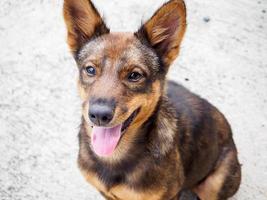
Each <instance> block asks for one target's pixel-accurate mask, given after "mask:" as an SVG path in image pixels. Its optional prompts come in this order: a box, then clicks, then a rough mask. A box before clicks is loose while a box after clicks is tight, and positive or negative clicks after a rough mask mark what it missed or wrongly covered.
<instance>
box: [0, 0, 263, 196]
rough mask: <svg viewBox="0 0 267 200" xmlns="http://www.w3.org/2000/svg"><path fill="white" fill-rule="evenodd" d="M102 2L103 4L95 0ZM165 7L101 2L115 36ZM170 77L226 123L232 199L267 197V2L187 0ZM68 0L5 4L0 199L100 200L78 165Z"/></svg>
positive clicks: (156, 0) (1, 11) (0, 36)
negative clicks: (65, 14)
mask: <svg viewBox="0 0 267 200" xmlns="http://www.w3.org/2000/svg"><path fill="white" fill-rule="evenodd" d="M95 2H96V1H95ZM162 2H163V0H145V1H144V0H127V1H126V0H124V1H123V0H120V1H119V0H109V1H107V0H98V1H97V2H96V4H97V7H98V8H99V9H100V10H101V13H104V14H105V16H106V19H107V22H108V24H109V26H110V27H111V28H112V30H117V31H121V30H126V31H132V30H136V29H137V27H138V26H139V25H140V21H141V20H142V19H147V18H148V17H149V16H150V15H151V14H152V13H153V12H154V11H155V9H156V8H157V7H158V6H159V5H160V4H161V3H162ZM186 3H187V7H188V31H187V34H186V38H185V40H184V43H183V47H182V50H181V55H180V57H179V59H178V60H177V62H175V64H174V65H173V67H172V69H171V72H170V74H169V76H170V78H171V79H175V80H176V81H179V82H180V83H182V84H184V85H185V86H187V87H188V88H190V89H191V90H192V91H194V92H197V93H198V94H200V95H201V96H203V97H205V98H207V99H209V101H210V102H212V103H213V104H214V105H216V106H217V107H218V108H219V109H220V110H221V111H222V112H223V113H225V115H226V117H227V118H228V119H229V121H230V123H231V125H232V128H233V132H234V138H235V141H236V144H237V147H238V149H239V153H240V161H241V163H242V164H243V167H242V169H243V180H242V186H241V189H240V191H239V192H238V194H237V195H236V196H235V197H234V198H233V199H235V200H265V199H267V136H266V134H267V20H266V19H267V13H266V10H267V1H266V0H254V1H251V0H235V1H232V0H217V1H213V0H201V1H198V0H187V1H186ZM61 9H62V0H60V1H56V0H46V1H44V0H34V1H33V0H21V1H17V0H1V1H0V44H1V50H0V199H1V200H26V199H27V200H31V199H34V200H38V199H42V200H43V199H44V200H45V199H47V200H52V199H53V200H55V199H70V200H71V199H79V200H88V199H91V200H93V199H94V200H96V199H102V198H101V197H100V196H99V195H98V193H97V192H96V191H95V190H94V189H93V188H92V187H91V186H89V185H88V184H87V183H86V182H85V181H84V179H83V178H82V176H81V175H80V173H79V171H78V169H77V166H76V155H77V147H78V144H77V138H76V137H77V132H78V126H79V121H80V100H79V98H78V95H77V92H76V77H77V71H76V67H75V63H74V61H73V59H72V58H71V56H70V54H69V52H68V49H67V45H66V43H65V35H66V34H65V27H64V23H63V19H62V11H61Z"/></svg>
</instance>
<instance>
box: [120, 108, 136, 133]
mask: <svg viewBox="0 0 267 200" xmlns="http://www.w3.org/2000/svg"><path fill="white" fill-rule="evenodd" d="M139 110H140V108H138V109H136V110H135V111H134V112H133V113H132V114H131V115H130V117H128V119H126V121H124V122H123V124H122V128H121V132H122V133H123V132H125V131H126V129H127V128H128V127H129V126H130V125H131V123H132V122H133V120H134V118H135V117H136V116H137V114H138V113H139Z"/></svg>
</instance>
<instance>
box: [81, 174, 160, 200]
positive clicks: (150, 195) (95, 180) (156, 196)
mask: <svg viewBox="0 0 267 200" xmlns="http://www.w3.org/2000/svg"><path fill="white" fill-rule="evenodd" d="M83 175H84V176H85V178H86V180H87V181H88V182H89V183H90V184H91V185H93V186H94V187H95V188H96V189H97V190H99V191H100V192H101V193H102V194H103V195H104V196H105V197H107V198H109V199H112V200H124V199H125V200H126V199H127V200H147V199H149V200H161V198H162V196H163V194H164V190H160V189H157V190H151V189H147V190H146V189H142V190H135V189H133V188H131V187H130V186H129V185H127V184H125V183H121V184H117V185H115V186H111V187H110V188H108V187H107V185H106V184H104V183H103V181H102V180H100V179H99V177H98V176H97V175H96V174H94V173H92V172H83Z"/></svg>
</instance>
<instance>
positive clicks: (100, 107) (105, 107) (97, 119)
mask: <svg viewBox="0 0 267 200" xmlns="http://www.w3.org/2000/svg"><path fill="white" fill-rule="evenodd" d="M113 115H114V106H112V105H109V104H106V103H105V104H99V103H96V104H91V105H90V108H89V119H90V120H91V121H92V122H93V123H94V124H96V125H97V126H105V125H107V124H108V123H109V122H110V121H111V120H112V118H113Z"/></svg>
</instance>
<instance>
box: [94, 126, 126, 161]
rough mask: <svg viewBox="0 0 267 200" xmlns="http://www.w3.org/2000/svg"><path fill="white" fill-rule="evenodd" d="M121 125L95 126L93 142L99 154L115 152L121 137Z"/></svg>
mask: <svg viewBox="0 0 267 200" xmlns="http://www.w3.org/2000/svg"><path fill="white" fill-rule="evenodd" d="M121 126H122V125H118V126H115V127H112V128H108V127H99V126H94V127H93V131H92V139H91V143H92V146H93V150H94V152H95V153H96V154H97V155H99V156H109V155H111V154H112V153H113V151H114V150H115V148H116V146H117V144H118V142H119V140H120V137H121Z"/></svg>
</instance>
